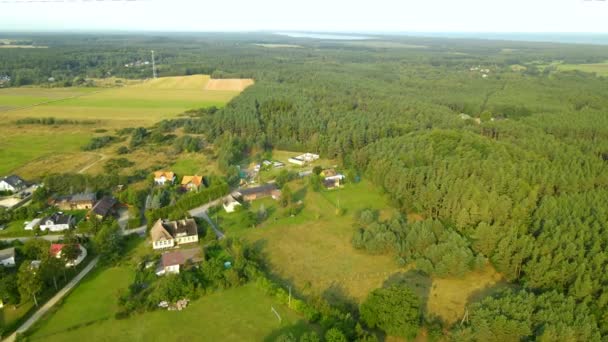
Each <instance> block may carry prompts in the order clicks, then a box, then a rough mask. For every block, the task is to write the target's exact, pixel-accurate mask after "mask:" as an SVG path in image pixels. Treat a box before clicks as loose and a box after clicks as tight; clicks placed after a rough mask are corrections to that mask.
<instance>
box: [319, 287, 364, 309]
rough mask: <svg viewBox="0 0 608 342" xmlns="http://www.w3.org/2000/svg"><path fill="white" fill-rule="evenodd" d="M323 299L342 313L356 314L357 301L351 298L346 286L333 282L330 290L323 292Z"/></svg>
mask: <svg viewBox="0 0 608 342" xmlns="http://www.w3.org/2000/svg"><path fill="white" fill-rule="evenodd" d="M321 298H323V299H324V300H326V301H327V302H328V303H329V304H331V305H332V306H335V307H337V308H338V309H339V310H340V311H346V312H353V313H354V312H356V311H357V300H356V299H355V298H354V297H352V296H350V295H349V294H348V293H347V292H346V290H345V289H344V286H343V285H342V284H340V283H337V282H332V283H331V285H329V287H328V288H326V289H325V291H323V293H322V294H321Z"/></svg>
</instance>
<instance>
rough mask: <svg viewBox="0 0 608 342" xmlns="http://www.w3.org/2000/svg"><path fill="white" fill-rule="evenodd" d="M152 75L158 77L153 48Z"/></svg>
mask: <svg viewBox="0 0 608 342" xmlns="http://www.w3.org/2000/svg"><path fill="white" fill-rule="evenodd" d="M152 77H153V78H156V63H155V62H154V50H152Z"/></svg>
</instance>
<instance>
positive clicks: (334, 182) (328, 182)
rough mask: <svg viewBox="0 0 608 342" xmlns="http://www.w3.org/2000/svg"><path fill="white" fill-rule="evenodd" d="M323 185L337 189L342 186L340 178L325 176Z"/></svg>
mask: <svg viewBox="0 0 608 342" xmlns="http://www.w3.org/2000/svg"><path fill="white" fill-rule="evenodd" d="M323 185H324V186H325V188H326V189H335V188H338V187H340V178H325V179H324V180H323Z"/></svg>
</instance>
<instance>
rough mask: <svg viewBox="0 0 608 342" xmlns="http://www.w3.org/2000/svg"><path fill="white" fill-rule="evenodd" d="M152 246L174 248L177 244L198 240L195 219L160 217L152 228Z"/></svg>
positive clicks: (155, 247)
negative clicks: (172, 219) (173, 219)
mask: <svg viewBox="0 0 608 342" xmlns="http://www.w3.org/2000/svg"><path fill="white" fill-rule="evenodd" d="M150 238H151V239H152V248H154V249H163V248H172V247H174V246H175V245H181V244H184V243H193V242H197V241H198V227H197V226H196V221H194V219H184V220H177V221H163V220H161V219H159V220H158V221H156V223H154V226H152V229H150Z"/></svg>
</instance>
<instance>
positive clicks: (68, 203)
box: [49, 192, 97, 210]
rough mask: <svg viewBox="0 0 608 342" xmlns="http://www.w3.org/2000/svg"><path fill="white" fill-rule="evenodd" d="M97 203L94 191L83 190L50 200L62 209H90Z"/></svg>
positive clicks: (50, 202)
mask: <svg viewBox="0 0 608 342" xmlns="http://www.w3.org/2000/svg"><path fill="white" fill-rule="evenodd" d="M95 203H97V195H96V194H95V193H94V192H82V193H78V194H72V195H67V196H56V197H53V198H51V199H50V200H49V204H50V205H53V206H55V207H57V208H58V209H61V210H88V209H91V208H93V206H94V205H95Z"/></svg>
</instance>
